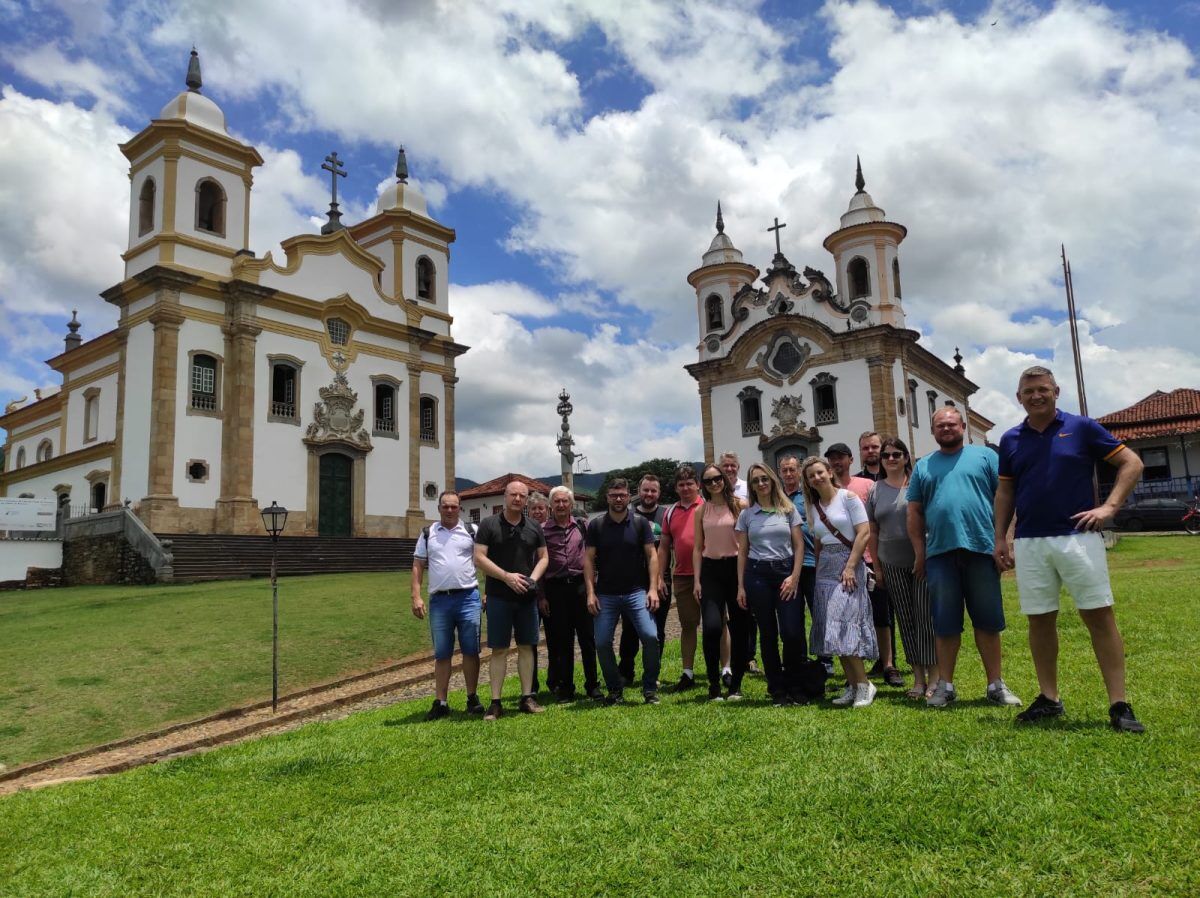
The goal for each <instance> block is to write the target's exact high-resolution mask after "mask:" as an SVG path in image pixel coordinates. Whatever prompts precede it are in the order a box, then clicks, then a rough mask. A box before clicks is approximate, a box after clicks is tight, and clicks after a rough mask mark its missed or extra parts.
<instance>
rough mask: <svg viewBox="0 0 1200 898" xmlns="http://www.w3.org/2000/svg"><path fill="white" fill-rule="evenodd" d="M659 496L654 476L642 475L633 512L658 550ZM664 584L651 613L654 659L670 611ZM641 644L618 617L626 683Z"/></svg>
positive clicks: (630, 621) (628, 623) (621, 667)
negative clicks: (646, 526)
mask: <svg viewBox="0 0 1200 898" xmlns="http://www.w3.org/2000/svg"><path fill="white" fill-rule="evenodd" d="M661 494H662V486H661V485H660V484H659V482H658V477H656V476H655V475H654V474H646V475H644V476H643V477H642V479H641V480H640V481H639V482H638V501H637V502H635V503H634V505H633V513H634V514H639V515H641V516H642V517H644V518H645V519H646V520H647V521H649V522H650V527H651V529H652V530H653V531H654V548H656V549H657V548H658V542H659V539H660V538H661V537H662V522H663V515H664V514H665V513H666V509H665V508H663V506H661V505H659V504H658V497H659V496H660V495H661ZM669 583H670V580H668V581H667V583H664V584H662V587H663V588H660V589H659V591H658V610H657V611H655V612H654V626H655V629H656V630H657V631H658V656H659V658H660V659H661V658H662V650H663V646H664V645H666V642H667V615H668V614H669V613H670V611H671V590H670V586H668V585H667V584H669ZM641 645H642V641H641V640H640V639H639V638H638V635H637V627H635V626H634V623H633V618H632V617H630V616H629V615H628V614H623V615H621V643H620V646H621V647H620V651H619V655H620V658H621V663H620V665H618V669H619V670H620V671H621V676H622V678H623V679H624V680H625V682H626V683H632V682H633V678H634V662H635V661H636V660H637V654H638V649H639V648H641Z"/></svg>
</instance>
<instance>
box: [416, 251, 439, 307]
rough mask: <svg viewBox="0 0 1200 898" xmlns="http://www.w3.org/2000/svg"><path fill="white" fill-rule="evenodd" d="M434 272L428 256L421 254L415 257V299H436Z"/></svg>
mask: <svg viewBox="0 0 1200 898" xmlns="http://www.w3.org/2000/svg"><path fill="white" fill-rule="evenodd" d="M435 273H436V270H435V269H434V267H433V262H431V261H430V260H429V257H428V256H421V258H419V259H417V299H427V300H429V301H430V302H436V301H437V293H436V290H437V284H436V283H435V278H434V276H435Z"/></svg>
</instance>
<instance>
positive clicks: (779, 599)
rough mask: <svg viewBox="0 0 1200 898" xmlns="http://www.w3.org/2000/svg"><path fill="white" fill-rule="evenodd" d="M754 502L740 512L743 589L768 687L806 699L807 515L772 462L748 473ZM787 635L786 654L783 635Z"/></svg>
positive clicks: (780, 701) (783, 701) (782, 699)
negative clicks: (803, 587)
mask: <svg viewBox="0 0 1200 898" xmlns="http://www.w3.org/2000/svg"><path fill="white" fill-rule="evenodd" d="M746 482H747V484H748V485H749V487H750V494H751V497H752V503H751V505H750V507H749V508H747V509H745V510H743V511H742V513H741V514H739V515H738V519H737V524H736V525H735V526H734V531H735V532H736V533H737V541H738V593H737V601H738V604H739V605H741V607H743V608H746V607H749V608H750V611H751V612H752V613H753V614H754V619H755V620H756V621H757V622H758V630H759V633H760V634H761V637H762V656H763V666H764V667H765V668H766V671H767V691H768V692H769V693H770V694H771V700H772V702H773V703H774V704H775V705H776V706H777V707H782V706H784V705H790V704H805V703H807V701H808V699H807V698H806V697H805V695H804V691H803V689H802V688H801V686H800V665H801V664H802V663H803V662H804V661H805V659H806V656H807V654H808V650H807V647H806V646H805V644H804V599H803V598H797V592H798V587H799V586H800V566H801V564H802V563H803V561H804V535H803V533H802V532H801V529H800V527H801V525H802V524H803V519H802V518H801V517H800V513H799V512H798V511H797V510H796V506H795V505H793V504H792V501H791V500H790V499H788V497H787V496H786V495H784V492H783V487H782V485H780V483H779V481H778V480H777V479H776V477H775V474H774V473H773V472H772V471H771V469H770V468H768V467H767V466H766V465H762V464H759V463H758V462H755V463H754V464H752V465H751V466H750V470H749V471H748V472H747V473H746ZM780 637H782V639H783V660H782V662H780V658H779V640H780Z"/></svg>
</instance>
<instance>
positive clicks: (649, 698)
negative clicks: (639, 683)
mask: <svg viewBox="0 0 1200 898" xmlns="http://www.w3.org/2000/svg"><path fill="white" fill-rule="evenodd" d="M642 698H644V699H645V700H646V704H647V705H657V704H658V693H657V692H647V693H646V694H645V695H643V696H642Z"/></svg>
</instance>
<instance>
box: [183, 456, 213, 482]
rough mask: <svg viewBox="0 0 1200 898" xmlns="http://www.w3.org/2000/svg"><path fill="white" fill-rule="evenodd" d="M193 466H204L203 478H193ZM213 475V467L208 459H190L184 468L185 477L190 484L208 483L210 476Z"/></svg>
mask: <svg viewBox="0 0 1200 898" xmlns="http://www.w3.org/2000/svg"><path fill="white" fill-rule="evenodd" d="M193 465H203V466H204V476H203V477H193V476H192V466H193ZM211 474H212V465H210V464H209V463H208V460H207V459H203V458H189V459H188V460H187V464H185V465H184V466H183V476H184V477H185V478H187V482H188V483H208V478H209V475H211Z"/></svg>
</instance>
